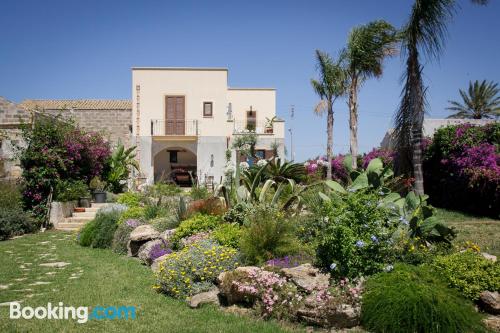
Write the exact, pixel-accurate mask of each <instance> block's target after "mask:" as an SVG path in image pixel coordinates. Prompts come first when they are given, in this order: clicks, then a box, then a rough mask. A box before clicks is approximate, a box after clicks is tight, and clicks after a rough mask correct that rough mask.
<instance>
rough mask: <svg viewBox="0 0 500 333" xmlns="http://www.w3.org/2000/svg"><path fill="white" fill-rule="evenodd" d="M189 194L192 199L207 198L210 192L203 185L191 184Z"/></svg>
mask: <svg viewBox="0 0 500 333" xmlns="http://www.w3.org/2000/svg"><path fill="white" fill-rule="evenodd" d="M189 196H191V198H193V200H201V199H208V197H210V193H209V192H208V190H207V188H206V187H204V186H193V187H192V188H191V191H189Z"/></svg>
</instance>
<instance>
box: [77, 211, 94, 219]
mask: <svg viewBox="0 0 500 333" xmlns="http://www.w3.org/2000/svg"><path fill="white" fill-rule="evenodd" d="M72 217H88V218H91V219H93V218H94V217H95V212H87V211H85V213H77V212H73V216H72Z"/></svg>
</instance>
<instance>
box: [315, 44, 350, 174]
mask: <svg viewBox="0 0 500 333" xmlns="http://www.w3.org/2000/svg"><path fill="white" fill-rule="evenodd" d="M316 61H317V67H318V72H319V79H318V80H314V79H312V80H311V84H312V86H313V89H314V91H315V92H316V94H318V96H319V97H320V98H321V100H320V101H319V102H318V104H317V105H316V107H315V108H314V112H315V113H316V114H318V115H321V114H323V113H324V112H325V111H326V112H327V121H326V132H327V143H326V158H327V160H328V167H327V173H326V176H327V178H328V179H331V178H332V163H331V160H332V147H333V103H334V102H335V101H336V100H337V98H339V97H340V96H343V95H344V94H345V89H346V88H345V87H346V85H345V79H346V75H345V71H344V70H343V68H342V66H341V63H340V59H339V60H337V61H334V60H333V59H332V58H331V57H330V56H329V55H328V53H325V52H322V51H320V50H316Z"/></svg>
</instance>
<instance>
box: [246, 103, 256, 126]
mask: <svg viewBox="0 0 500 333" xmlns="http://www.w3.org/2000/svg"><path fill="white" fill-rule="evenodd" d="M246 127H247V130H249V131H255V129H256V128H257V112H255V111H253V110H252V108H251V107H250V111H247V126H246Z"/></svg>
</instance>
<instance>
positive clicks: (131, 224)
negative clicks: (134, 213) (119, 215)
mask: <svg viewBox="0 0 500 333" xmlns="http://www.w3.org/2000/svg"><path fill="white" fill-rule="evenodd" d="M125 223H126V224H127V225H128V226H129V227H131V228H135V227H137V226H139V224H140V221H139V220H135V219H130V220H127V221H125Z"/></svg>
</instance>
